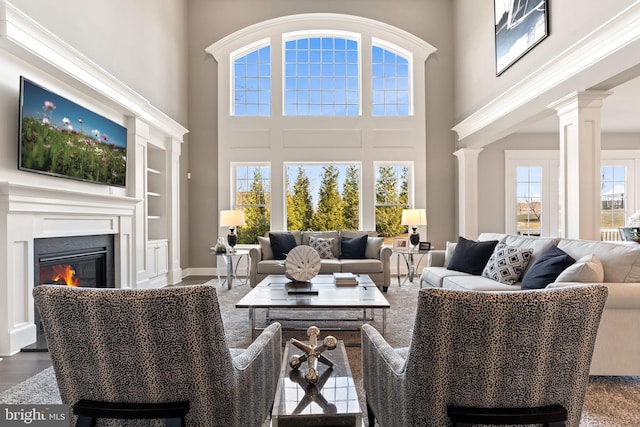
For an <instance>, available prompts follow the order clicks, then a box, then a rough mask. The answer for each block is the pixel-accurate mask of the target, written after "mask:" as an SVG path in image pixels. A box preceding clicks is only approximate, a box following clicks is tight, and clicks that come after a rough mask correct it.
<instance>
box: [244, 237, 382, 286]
mask: <svg viewBox="0 0 640 427" xmlns="http://www.w3.org/2000/svg"><path fill="white" fill-rule="evenodd" d="M291 234H293V237H294V238H295V241H296V244H297V245H309V242H310V239H311V237H315V238H320V239H333V241H332V243H333V244H332V246H331V252H332V254H333V258H332V259H322V260H321V265H320V273H319V274H333V273H337V272H347V273H354V274H367V275H369V277H371V280H373V281H374V282H375V283H376V285H377V286H378V288H380V289H382V290H383V291H386V290H387V288H388V287H389V283H390V281H391V272H390V258H391V248H390V247H387V246H384V245H383V242H384V238H382V237H378V233H377V232H375V231H359V230H341V231H292V232H291ZM363 234H366V235H367V236H368V238H367V246H366V251H365V257H364V258H362V259H343V258H340V255H341V253H340V239H341V238H342V237H347V238H353V237H358V236H362V235H363ZM268 236H269V234H268V233H267V234H266V237H258V241H259V243H260V246H259V247H253V248H251V250H250V257H251V264H250V267H249V283H250V284H251V286H252V287H253V286H256V285H257V284H258V283H260V281H261V280H262V279H264V278H265V277H266V276H268V275H269V274H284V266H283V265H282V261H280V260H277V259H274V256H273V252H272V250H271V244H270V241H269V237H268Z"/></svg>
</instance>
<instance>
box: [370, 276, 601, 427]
mask: <svg viewBox="0 0 640 427" xmlns="http://www.w3.org/2000/svg"><path fill="white" fill-rule="evenodd" d="M606 299H607V288H606V287H605V286H603V285H577V286H572V287H567V288H562V289H543V290H537V291H515V292H475V291H457V290H448V289H439V288H426V289H422V290H420V292H419V296H418V307H417V313H416V320H415V325H414V327H413V335H412V340H411V345H410V347H408V348H401V349H394V348H391V347H390V346H389V344H388V343H387V342H386V341H385V339H384V338H383V337H382V336H381V335H380V334H379V333H378V332H377V330H376V329H374V328H373V327H371V326H370V325H364V326H363V327H362V369H363V382H364V389H365V393H366V401H367V406H368V411H369V415H370V417H369V418H370V419H369V422H370V425H373V424H371V423H372V422H373V420H372V418H373V417H374V416H375V418H376V419H377V421H378V423H379V425H380V426H418V425H419V426H434V427H435V426H437V427H442V426H447V425H451V422H450V421H449V419H448V415H447V406H466V407H479V408H514V407H516V408H518V407H521V408H531V407H542V406H549V405H561V406H562V407H564V408H565V409H566V411H567V415H568V419H567V421H566V425H567V426H574V427H577V426H578V425H579V423H580V416H581V412H582V405H583V402H584V396H585V392H586V387H587V383H588V378H589V365H590V363H591V356H592V353H593V346H594V342H595V338H596V333H597V331H598V324H599V322H600V316H601V314H602V310H603V308H604V304H605V301H606Z"/></svg>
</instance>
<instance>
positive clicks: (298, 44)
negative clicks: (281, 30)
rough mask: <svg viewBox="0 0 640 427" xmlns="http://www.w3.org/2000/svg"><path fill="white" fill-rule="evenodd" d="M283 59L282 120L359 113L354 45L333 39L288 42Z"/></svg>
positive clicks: (353, 42) (322, 38)
mask: <svg viewBox="0 0 640 427" xmlns="http://www.w3.org/2000/svg"><path fill="white" fill-rule="evenodd" d="M284 55H285V64H284V67H285V88H284V114H285V115H286V116H357V115H358V114H359V113H360V91H359V86H360V85H359V77H360V67H359V55H358V42H357V41H355V40H350V39H345V38H337V37H309V38H300V39H296V40H289V41H287V42H285V53H284Z"/></svg>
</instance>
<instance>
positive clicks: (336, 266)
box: [318, 258, 342, 274]
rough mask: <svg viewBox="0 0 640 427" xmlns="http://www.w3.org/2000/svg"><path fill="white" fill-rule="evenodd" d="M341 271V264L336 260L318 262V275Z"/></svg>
mask: <svg viewBox="0 0 640 427" xmlns="http://www.w3.org/2000/svg"><path fill="white" fill-rule="evenodd" d="M341 271H342V262H341V261H340V260H339V259H337V258H333V259H323V260H321V261H320V273H318V274H333V273H339V272H341Z"/></svg>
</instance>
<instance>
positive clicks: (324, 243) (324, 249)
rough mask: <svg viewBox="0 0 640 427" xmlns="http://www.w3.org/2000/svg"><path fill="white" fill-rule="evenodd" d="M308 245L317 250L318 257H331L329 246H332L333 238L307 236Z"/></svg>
mask: <svg viewBox="0 0 640 427" xmlns="http://www.w3.org/2000/svg"><path fill="white" fill-rule="evenodd" d="M309 246H311V247H312V248H313V249H315V250H316V252H318V254H319V255H320V259H333V258H334V256H333V252H331V247H332V246H333V238H331V239H323V238H321V237H313V236H311V237H309Z"/></svg>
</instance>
